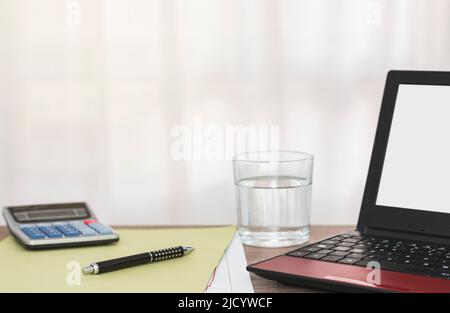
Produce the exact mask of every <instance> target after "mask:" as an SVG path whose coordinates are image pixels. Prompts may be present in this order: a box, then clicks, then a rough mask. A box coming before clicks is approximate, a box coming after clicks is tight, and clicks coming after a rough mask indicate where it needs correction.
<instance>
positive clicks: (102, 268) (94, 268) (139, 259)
mask: <svg viewBox="0 0 450 313" xmlns="http://www.w3.org/2000/svg"><path fill="white" fill-rule="evenodd" d="M193 251H194V248H193V247H182V246H179V247H173V248H168V249H162V250H156V251H149V252H144V253H140V254H135V255H130V256H126V257H123V258H118V259H113V260H107V261H101V262H96V263H92V264H90V265H88V266H86V267H84V268H83V274H86V275H97V274H102V273H107V272H113V271H117V270H121V269H124V268H128V267H133V266H137V265H143V264H148V263H155V262H159V261H165V260H170V259H175V258H181V257H183V256H185V255H188V254H189V253H191V252H193Z"/></svg>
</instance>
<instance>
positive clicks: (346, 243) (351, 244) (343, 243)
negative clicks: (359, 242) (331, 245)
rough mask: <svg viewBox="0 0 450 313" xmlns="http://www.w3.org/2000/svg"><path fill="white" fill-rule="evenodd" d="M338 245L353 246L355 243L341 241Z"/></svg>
mask: <svg viewBox="0 0 450 313" xmlns="http://www.w3.org/2000/svg"><path fill="white" fill-rule="evenodd" d="M337 245H338V246H341V247H353V246H354V245H355V244H354V243H352V242H339V243H338V244H337Z"/></svg>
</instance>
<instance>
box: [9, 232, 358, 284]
mask: <svg viewBox="0 0 450 313" xmlns="http://www.w3.org/2000/svg"><path fill="white" fill-rule="evenodd" d="M172 227H173V226H172ZM117 228H119V227H117ZM158 228H160V227H158ZM352 229H354V226H312V227H311V240H310V242H315V241H318V240H321V239H323V238H326V237H329V236H332V235H334V234H337V233H342V232H344V231H347V230H352ZM8 234H9V232H8V229H7V228H6V227H4V226H0V239H3V238H4V237H6V236H7V235H8ZM294 249H295V247H289V248H277V249H263V248H255V247H244V250H245V256H246V257H247V263H249V264H252V263H255V262H257V261H260V260H264V259H267V258H270V257H273V256H276V255H279V254H282V253H285V252H287V251H290V250H294ZM251 279H252V283H253V288H254V289H255V292H317V290H313V289H307V288H301V287H296V286H289V285H285V284H281V283H278V282H275V281H271V280H266V279H263V278H260V277H258V276H256V275H254V274H251Z"/></svg>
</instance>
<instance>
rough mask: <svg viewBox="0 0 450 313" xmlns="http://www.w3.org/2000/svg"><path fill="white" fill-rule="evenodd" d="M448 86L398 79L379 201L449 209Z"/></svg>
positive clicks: (416, 207)
mask: <svg viewBox="0 0 450 313" xmlns="http://www.w3.org/2000/svg"><path fill="white" fill-rule="evenodd" d="M449 117H450V86H417V85H400V86H399V90H398V95H397V101H396V104H395V112H394V118H393V121H392V126H391V133H390V135H389V142H388V147H387V151H386V158H385V161H384V165H383V172H382V175H381V181H380V188H379V191H378V197H377V204H378V205H385V206H393V207H400V208H409V209H422V210H427V211H435V212H444V213H450V196H449V195H450V194H449V189H450V180H449V178H450V141H449V135H450V123H449Z"/></svg>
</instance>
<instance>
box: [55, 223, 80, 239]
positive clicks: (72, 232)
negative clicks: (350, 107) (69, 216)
mask: <svg viewBox="0 0 450 313" xmlns="http://www.w3.org/2000/svg"><path fill="white" fill-rule="evenodd" d="M55 228H56V229H57V230H59V231H60V232H62V233H63V234H64V236H66V237H77V236H79V235H80V232H79V231H78V230H76V229H75V228H74V227H73V226H71V225H69V224H64V225H56V226H55Z"/></svg>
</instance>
